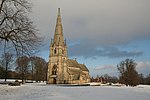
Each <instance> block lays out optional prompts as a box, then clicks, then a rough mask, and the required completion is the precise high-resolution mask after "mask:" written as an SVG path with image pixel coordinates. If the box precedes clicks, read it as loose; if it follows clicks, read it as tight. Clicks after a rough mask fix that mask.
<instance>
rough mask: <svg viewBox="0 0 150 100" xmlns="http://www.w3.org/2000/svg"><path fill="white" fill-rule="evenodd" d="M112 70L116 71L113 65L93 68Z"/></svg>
mask: <svg viewBox="0 0 150 100" xmlns="http://www.w3.org/2000/svg"><path fill="white" fill-rule="evenodd" d="M114 68H115V69H116V67H115V66H113V65H104V66H98V67H95V68H94V70H110V69H114Z"/></svg>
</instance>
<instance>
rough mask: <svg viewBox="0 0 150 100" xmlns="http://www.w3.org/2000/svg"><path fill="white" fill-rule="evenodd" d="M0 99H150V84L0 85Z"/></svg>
mask: <svg viewBox="0 0 150 100" xmlns="http://www.w3.org/2000/svg"><path fill="white" fill-rule="evenodd" d="M0 100H150V86H143V85H139V86H137V87H125V86H122V87H116V86H56V85H46V84H44V83H28V84H25V85H21V86H8V85H0Z"/></svg>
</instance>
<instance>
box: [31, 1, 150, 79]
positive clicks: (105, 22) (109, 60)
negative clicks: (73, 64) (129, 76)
mask: <svg viewBox="0 0 150 100" xmlns="http://www.w3.org/2000/svg"><path fill="white" fill-rule="evenodd" d="M32 3H33V12H32V14H31V18H32V20H33V21H34V24H35V25H36V26H37V28H38V29H39V33H40V34H41V35H42V36H43V37H45V45H44V46H43V47H42V49H41V52H40V53H39V55H40V56H42V57H44V58H45V59H46V61H48V57H49V43H50V39H51V38H53V35H54V29H55V24H56V18H57V9H58V8H61V17H62V24H63V34H64V36H65V38H66V40H67V45H68V54H69V57H70V58H71V59H73V58H77V60H78V61H79V62H80V63H84V64H86V65H87V67H88V68H89V69H90V74H91V75H92V76H96V75H102V74H110V75H117V73H118V72H117V68H116V65H117V64H119V62H120V61H122V60H124V59H126V58H132V59H134V60H135V61H136V62H137V63H138V66H137V70H138V71H139V72H140V73H141V72H142V73H145V75H146V74H148V73H150V53H149V51H150V46H149V44H150V0H32Z"/></svg>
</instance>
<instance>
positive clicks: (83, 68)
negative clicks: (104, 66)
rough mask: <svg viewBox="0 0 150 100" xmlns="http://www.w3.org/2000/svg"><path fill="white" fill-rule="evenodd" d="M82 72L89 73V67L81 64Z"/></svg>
mask: <svg viewBox="0 0 150 100" xmlns="http://www.w3.org/2000/svg"><path fill="white" fill-rule="evenodd" d="M79 65H80V68H81V70H82V71H88V72H89V70H88V69H87V67H86V66H85V65H84V64H79Z"/></svg>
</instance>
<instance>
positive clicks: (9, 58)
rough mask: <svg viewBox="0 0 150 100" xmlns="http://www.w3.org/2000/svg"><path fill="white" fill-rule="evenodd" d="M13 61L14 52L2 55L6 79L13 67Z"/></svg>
mask: <svg viewBox="0 0 150 100" xmlns="http://www.w3.org/2000/svg"><path fill="white" fill-rule="evenodd" d="M12 62H13V54H11V53H8V52H7V53H5V54H3V55H2V61H1V64H2V66H3V67H4V68H5V74H4V77H5V81H6V80H7V76H8V70H9V69H10V68H11V64H12Z"/></svg>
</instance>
